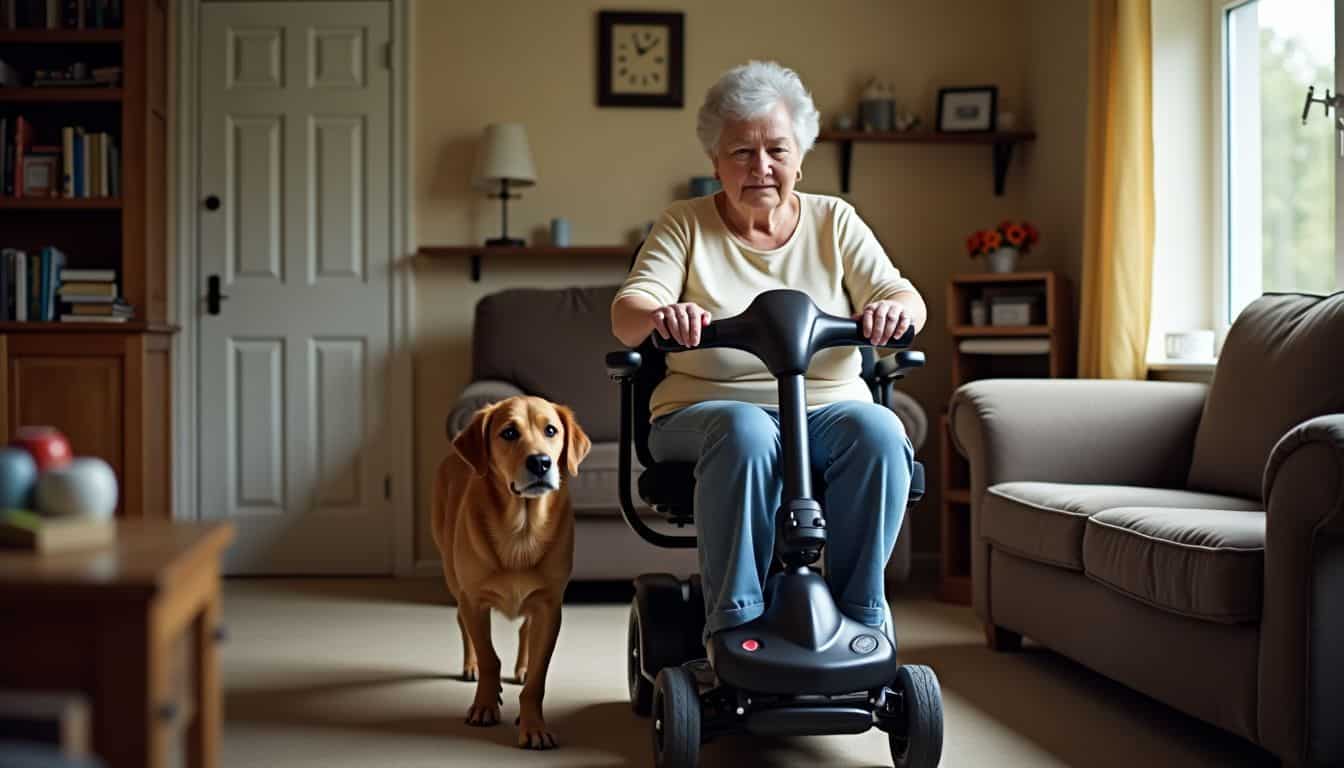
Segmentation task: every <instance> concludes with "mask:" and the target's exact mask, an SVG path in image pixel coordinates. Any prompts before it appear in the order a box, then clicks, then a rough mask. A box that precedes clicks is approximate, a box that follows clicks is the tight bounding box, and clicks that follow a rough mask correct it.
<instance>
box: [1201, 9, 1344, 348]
mask: <svg viewBox="0 0 1344 768" xmlns="http://www.w3.org/2000/svg"><path fill="white" fill-rule="evenodd" d="M1337 3H1339V4H1341V5H1344V0H1250V1H1249V2H1237V3H1228V4H1221V26H1222V30H1221V33H1222V45H1221V47H1220V49H1221V51H1222V62H1221V64H1222V93H1223V98H1222V100H1221V103H1222V105H1223V115H1222V120H1221V121H1220V123H1221V127H1222V131H1223V136H1222V137H1221V141H1220V146H1221V148H1222V154H1223V158H1222V165H1223V168H1222V174H1221V178H1222V179H1223V180H1224V182H1225V183H1224V184H1222V185H1221V187H1222V188H1221V189H1219V190H1218V193H1219V197H1220V198H1221V199H1220V201H1219V203H1220V206H1221V208H1222V216H1221V217H1220V218H1221V221H1222V222H1223V227H1222V229H1223V231H1222V232H1221V233H1220V235H1221V237H1220V238H1219V239H1220V240H1221V242H1222V245H1223V247H1222V261H1223V264H1222V266H1223V268H1222V270H1221V272H1222V274H1223V276H1224V279H1222V280H1219V281H1218V283H1219V286H1218V289H1219V291H1220V293H1221V295H1220V296H1218V297H1216V300H1215V306H1218V307H1220V308H1221V312H1220V314H1222V317H1220V318H1219V320H1220V322H1221V323H1224V324H1227V323H1231V321H1232V320H1233V319H1234V318H1235V317H1236V316H1237V314H1238V313H1240V312H1241V310H1242V309H1243V308H1244V307H1245V306H1246V305H1247V304H1248V303H1250V302H1251V301H1252V300H1253V299H1255V298H1256V297H1257V296H1259V295H1260V294H1262V293H1265V292H1270V291H1304V292H1309V293H1330V292H1332V291H1335V290H1338V289H1340V288H1344V265H1342V264H1344V257H1341V256H1340V255H1339V254H1337V252H1336V248H1335V242H1336V219H1337V218H1338V217H1337V215H1336V210H1337V209H1336V200H1337V199H1338V198H1339V197H1340V196H1339V194H1338V193H1337V190H1336V178H1337V163H1338V162H1339V160H1338V155H1339V153H1338V152H1337V151H1336V146H1335V142H1336V141H1341V142H1344V132H1341V133H1340V134H1339V138H1337V137H1336V131H1335V130H1334V126H1336V125H1341V124H1340V123H1338V122H1337V121H1336V119H1337V117H1339V116H1338V115H1336V113H1335V111H1334V110H1333V109H1332V110H1331V112H1330V118H1329V119H1326V117H1325V116H1324V113H1323V112H1322V109H1321V105H1320V104H1313V105H1312V109H1311V114H1310V115H1309V117H1308V119H1307V121H1306V124H1305V125H1304V124H1303V122H1302V106H1303V103H1304V102H1305V99H1306V94H1307V87H1308V86H1314V87H1315V90H1316V95H1317V97H1321V96H1324V94H1325V91H1326V89H1327V88H1329V89H1330V91H1331V93H1332V94H1333V93H1335V92H1336V91H1337V90H1338V89H1337V88H1336V83H1335V48H1336V45H1335V14H1336V10H1337V9H1336V4H1337ZM1341 131H1344V126H1342V128H1341Z"/></svg>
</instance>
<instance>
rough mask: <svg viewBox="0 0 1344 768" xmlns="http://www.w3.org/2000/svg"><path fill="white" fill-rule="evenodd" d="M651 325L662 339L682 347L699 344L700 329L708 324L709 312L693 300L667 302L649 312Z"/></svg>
mask: <svg viewBox="0 0 1344 768" xmlns="http://www.w3.org/2000/svg"><path fill="white" fill-rule="evenodd" d="M649 318H650V319H651V320H652V321H653V327H654V328H656V329H657V330H658V333H660V334H662V337H663V338H664V339H672V340H673V341H675V342H677V343H678V344H680V345H682V346H683V347H695V346H699V345H700V329H701V328H704V327H705V326H706V325H709V312H708V311H707V310H705V309H704V308H703V307H701V306H700V305H699V304H696V303H695V302H693V301H683V302H680V303H678V304H668V305H667V306H664V307H659V308H657V309H655V310H653V311H652V312H650V313H649Z"/></svg>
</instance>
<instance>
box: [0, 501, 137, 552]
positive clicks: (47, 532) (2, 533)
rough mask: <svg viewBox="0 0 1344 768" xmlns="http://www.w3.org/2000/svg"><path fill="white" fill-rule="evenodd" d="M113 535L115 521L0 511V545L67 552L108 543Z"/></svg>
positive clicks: (39, 550) (36, 550)
mask: <svg viewBox="0 0 1344 768" xmlns="http://www.w3.org/2000/svg"><path fill="white" fill-rule="evenodd" d="M116 537H117V523H116V521H115V520H95V519H93V518H90V517H43V516H41V515H39V514H37V513H36V512H30V511H28V510H26V509H7V510H5V511H3V512H0V545H3V546H6V547H14V548H17V549H25V550H28V551H30V552H45V553H51V552H69V551H72V550H79V549H92V548H96V547H102V546H106V545H108V544H110V543H111V542H112V541H113V540H115V539H116Z"/></svg>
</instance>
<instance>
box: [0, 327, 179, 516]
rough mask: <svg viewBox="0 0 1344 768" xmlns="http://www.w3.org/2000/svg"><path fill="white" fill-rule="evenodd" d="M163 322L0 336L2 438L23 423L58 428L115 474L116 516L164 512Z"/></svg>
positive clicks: (168, 439) (168, 482) (167, 437)
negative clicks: (125, 328)
mask: <svg viewBox="0 0 1344 768" xmlns="http://www.w3.org/2000/svg"><path fill="white" fill-rule="evenodd" d="M171 354H172V336H171V329H162V330H148V331H140V332H131V333H126V332H105V333H97V332H93V333H90V332H88V331H87V330H81V331H77V332H75V331H72V332H70V333H61V332H59V331H55V330H42V331H35V332H24V331H13V332H7V333H4V334H2V335H0V363H3V370H4V373H5V375H4V377H3V379H2V380H0V391H3V395H4V402H5V403H6V407H5V408H4V410H3V412H0V433H3V434H4V435H5V439H6V441H8V440H9V439H10V438H11V437H12V436H13V434H14V431H15V430H16V429H17V428H18V427H20V426H24V425H36V424H48V425H51V426H54V427H56V428H57V429H59V430H61V431H62V432H63V433H65V435H66V437H68V438H69V440H70V448H71V450H73V451H74V453H75V455H76V456H97V457H98V458H101V459H103V460H104V461H106V462H107V463H108V464H110V465H112V468H113V469H114V470H115V471H116V473H117V481H118V484H119V486H120V490H121V493H120V498H119V500H118V504H117V516H118V517H130V518H150V519H162V520H169V519H171V518H172V501H171V500H172V461H171V457H172V453H171V445H172V359H171Z"/></svg>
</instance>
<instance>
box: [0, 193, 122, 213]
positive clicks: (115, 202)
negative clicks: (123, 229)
mask: <svg viewBox="0 0 1344 768" xmlns="http://www.w3.org/2000/svg"><path fill="white" fill-rule="evenodd" d="M0 208H21V209H23V210H27V211H64V210H80V209H84V210H88V209H94V210H108V211H115V210H118V209H120V208H121V198H117V197H80V198H64V197H3V196H0Z"/></svg>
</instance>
